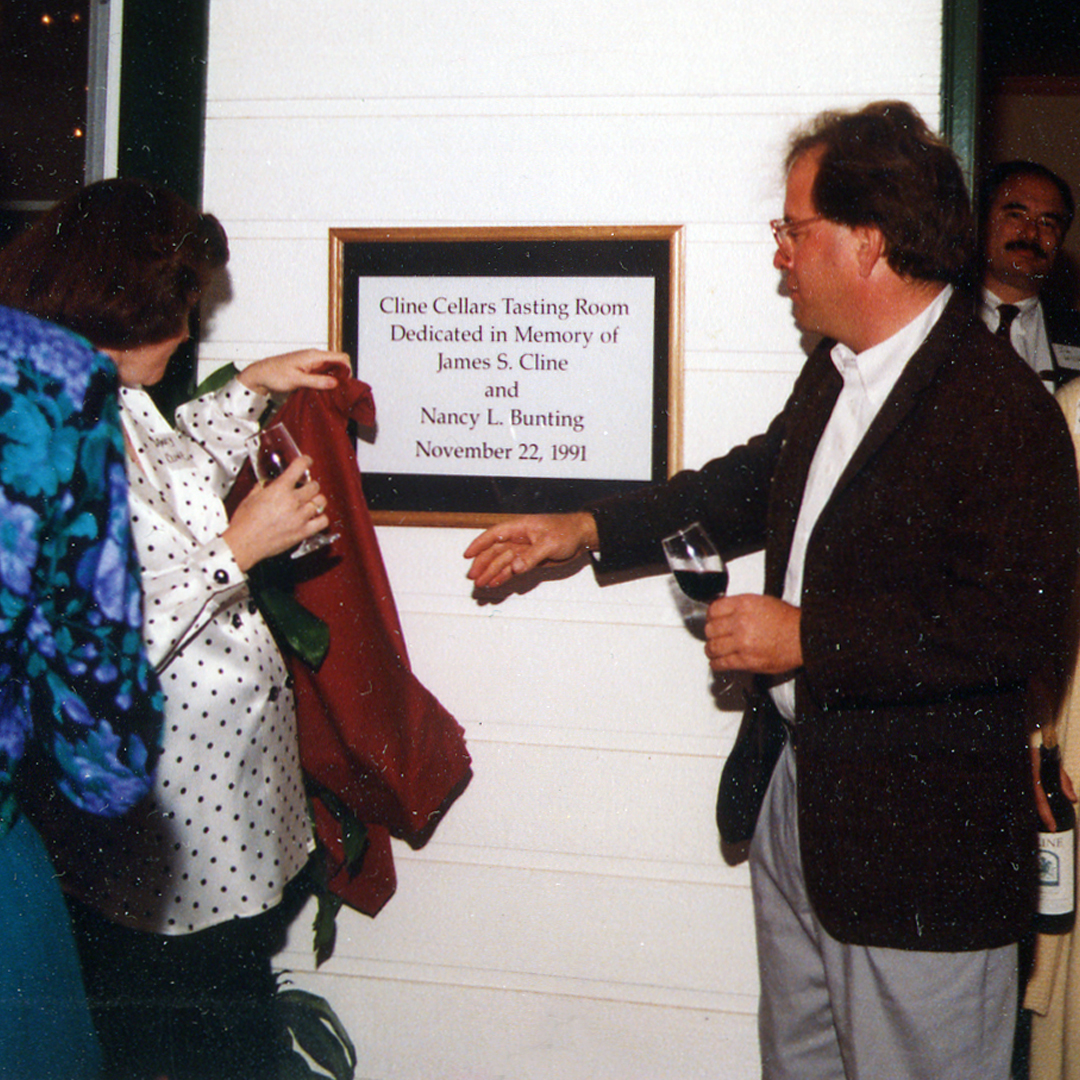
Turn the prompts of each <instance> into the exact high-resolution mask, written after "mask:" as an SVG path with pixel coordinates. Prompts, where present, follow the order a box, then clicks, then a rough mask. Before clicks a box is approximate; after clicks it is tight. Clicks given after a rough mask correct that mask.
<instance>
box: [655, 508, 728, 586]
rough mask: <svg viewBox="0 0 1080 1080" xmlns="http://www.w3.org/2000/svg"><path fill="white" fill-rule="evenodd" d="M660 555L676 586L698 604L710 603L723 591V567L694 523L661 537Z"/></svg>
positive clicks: (725, 579) (726, 583)
mask: <svg viewBox="0 0 1080 1080" xmlns="http://www.w3.org/2000/svg"><path fill="white" fill-rule="evenodd" d="M663 545H664V557H665V558H666V559H667V563H668V566H669V567H670V568H671V572H672V573H673V574H674V575H675V581H676V583H677V584H678V586H679V588H680V589H682V591H683V592H684V593H685V594H686V595H687V596H688V597H690V599H691V600H694V601H696V602H697V603H699V604H711V603H712V602H713V600H716V599H718V598H719V597H721V596H723V595H724V594H725V593H726V592H727V587H728V572H727V566H725V565H724V560H723V558H722V557H721V555H720V552H719V551H717V550H716V545H715V544H714V543H713V542H712V540H710V539H709V534H708V533H707V532H706V531H705V530H704V529H703V528H702V527H701V525H700V524H699V523H698V522H696V521H695V522H694V523H693V524H692V525H687V526H686V528H685V529H680V530H679V531H678V532H677V533H673V534H672V535H671V536H667V537H665V538H664V540H663Z"/></svg>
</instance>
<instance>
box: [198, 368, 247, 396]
mask: <svg viewBox="0 0 1080 1080" xmlns="http://www.w3.org/2000/svg"><path fill="white" fill-rule="evenodd" d="M236 374H237V372H236V365H235V364H223V365H222V366H221V367H219V368H218V369H217V371H215V372H213V373H212V374H210V375H207V376H206V378H205V379H203V381H202V382H201V383H199V385H198V386H196V387H195V394H194V395H193V396H194V397H197V398H200V397H203V396H204V395H206V394H212V393H213V392H214V391H215V390H220V389H221V388H222V387H223V386H224V385H225V384H226V383H228V382H229V380H230V379H235V378H236Z"/></svg>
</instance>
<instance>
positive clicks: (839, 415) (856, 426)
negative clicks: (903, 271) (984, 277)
mask: <svg viewBox="0 0 1080 1080" xmlns="http://www.w3.org/2000/svg"><path fill="white" fill-rule="evenodd" d="M952 292H953V290H952V286H949V285H947V286H946V287H945V288H944V289H942V291H941V292H940V293H939V294H938V295H937V296H936V297H935V298H934V300H933V301H931V303H930V304H929V305H928V306H927V307H926V308H924V309H923V311H922V312H921V313H920V314H919V315H917V316H916V317H915V318H914V319H912V321H911V322H909V323H908V324H907V325H906V326H904V327H903V328H902V329H901V330H899V331H897V332H896V333H895V334H893V336H892V337H891V338H888V339H887V340H885V341H882V342H880V343H879V344H877V345H874V346H873V347H872V348H869V349H866V350H865V351H864V352H861V353H858V354H857V355H856V354H855V353H853V352H852V351H851V349H849V348H848V347H847V346H846V345H839V344H837V345H834V346H833V349H832V353H831V356H832V361H833V363H834V364H835V365H836V368H837V370H838V371H839V372H840V374H841V376H842V377H843V379H844V386H843V388H842V389H841V391H840V396H839V397H838V398H837V399H836V404H835V405H834V406H833V411H832V414H831V415H830V416H829V422H828V424H827V425H826V426H825V431H824V432H823V433H822V436H821V441H820V442H819V443H818V446H817V450H816V451H815V452H814V458H813V461H812V462H811V463H810V472H809V474H808V475H807V478H806V488H805V490H804V491H803V497H802V503H801V505H800V507H799V517H798V521H797V522H796V525H795V534H794V536H793V538H792V541H791V553H790V555H789V557H788V564H787V575H786V577H785V579H784V600H786V601H787V602H788V603H789V604H794V605H795V606H796V607H798V606H799V605H800V603H801V602H802V587H803V567H804V562H805V557H806V548H807V545H808V543H809V541H810V536H811V534H812V533H813V531H814V526H815V525H816V524H817V520H818V517H819V515H820V514H821V511H822V510H823V509H824V507H825V504H826V503H827V502H828V501H829V498H830V497H831V496H832V493H833V489H834V488H835V487H836V482H837V480H839V479H840V475H841V473H843V471H844V469H845V468H846V467H847V464H848V462H849V461H850V460H851V458H852V455H853V454H854V453H855V448H856V447H857V446H858V445H859V443H860V442H862V439H863V436H864V435H865V434H866V432H867V430H868V429H869V427H870V425H871V423H873V420H874V417H875V416H877V414H878V411H879V410H880V409H881V406H882V405H883V404H884V403H885V399H886V398H887V397H888V396H889V394H890V393H891V392H892V389H893V387H894V386H895V385H896V380H897V379H899V378H900V373H901V372H902V371H903V370H904V368H905V366H906V365H907V362H908V361H909V360H910V359H911V358H912V356H914V355H915V352H916V351H917V350H918V348H919V347H920V346H921V345H922V343H923V342H924V341H925V340H926V338H927V336H928V335H929V333H930V330H931V329H932V328H933V326H934V324H935V323H936V322H937V321H938V319H939V318H940V317H941V313H942V312H943V311H944V310H945V305H946V304H947V303H948V302H949V297H950V296H952ZM772 696H773V700H774V701H775V703H776V706H777V708H778V709H779V710H780V713H781V714H782V715H783V716H785V717H786V718H787V719H788V720H793V719H794V718H795V680H794V678H790V679H787V680H786V681H784V682H782V683H779V684H778V685H777V686H775V687H773V689H772Z"/></svg>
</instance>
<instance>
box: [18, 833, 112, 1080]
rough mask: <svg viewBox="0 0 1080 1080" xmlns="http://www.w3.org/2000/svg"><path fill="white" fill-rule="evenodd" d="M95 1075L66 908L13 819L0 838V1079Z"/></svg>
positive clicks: (39, 854)
mask: <svg viewBox="0 0 1080 1080" xmlns="http://www.w3.org/2000/svg"><path fill="white" fill-rule="evenodd" d="M99 1071H100V1055H99V1051H98V1044H97V1039H96V1038H95V1035H94V1029H93V1026H92V1024H91V1021H90V1012H89V1010H88V1009H87V1005H86V993H85V991H84V989H83V982H82V975H81V973H80V970H79V961H78V956H77V954H76V952H75V943H74V940H73V938H72V936H71V922H70V919H69V916H68V912H67V907H66V905H65V904H64V899H63V897H62V896H61V894H60V888H59V886H58V885H57V883H56V875H55V874H54V872H53V868H52V864H51V863H50V862H49V858H48V856H47V855H46V854H45V848H44V845H43V844H42V842H41V839H40V838H39V836H38V834H37V832H36V831H35V830H34V828H33V826H31V825H30V823H29V822H28V821H27V820H26V818H25V817H23V816H21V815H20V816H19V817H17V818H16V821H15V825H14V826H13V827H12V829H11V831H10V832H9V833H8V834H7V835H6V836H4V837H3V839H0V1080H28V1078H29V1077H33V1078H34V1080H95V1078H96V1077H98V1075H99Z"/></svg>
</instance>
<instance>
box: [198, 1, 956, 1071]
mask: <svg viewBox="0 0 1080 1080" xmlns="http://www.w3.org/2000/svg"><path fill="white" fill-rule="evenodd" d="M940 14H941V13H940V5H939V2H938V0H913V2H912V3H909V4H906V5H897V4H895V3H891V2H890V3H883V2H879V0H873V2H871V0H824V2H821V3H817V4H804V3H795V2H793V0H762V2H761V3H758V4H753V5H748V4H743V3H736V2H734V0H727V2H724V0H719V2H718V0H682V2H681V3H680V4H677V5H658V4H655V3H651V2H650V3H646V2H645V0H606V2H605V3H596V2H595V0H593V2H590V0H548V2H547V3H544V4H542V5H541V4H527V3H520V2H517V3H508V2H500V0H471V2H460V3H449V4H442V5H435V4H432V3H425V2H421V0H396V2H395V3H385V4H374V3H370V2H357V0H308V2H307V3H303V4H298V3H294V2H288V3H286V2H283V0H261V2H260V3H258V4H251V3H247V2H243V0H212V3H211V28H210V56H209V103H208V120H207V138H206V184H205V202H206V206H207V207H208V208H209V209H211V210H212V211H213V212H215V213H216V214H217V215H218V216H219V217H220V218H221V219H222V221H223V222H224V223H225V225H226V227H227V229H228V231H229V235H230V239H231V244H232V250H233V258H232V263H231V275H232V287H231V295H230V296H225V297H223V302H222V304H221V306H220V307H219V308H218V309H217V310H216V312H215V314H214V316H213V318H212V320H211V322H210V327H209V336H208V340H207V342H206V343H205V345H204V346H203V352H202V359H203V362H204V363H205V364H206V365H213V364H215V363H216V362H219V361H224V360H236V361H239V362H243V361H245V360H250V359H254V358H255V357H258V356H262V355H266V354H268V353H273V352H276V351H282V350H286V349H290V348H295V347H299V346H302V345H306V344H313V343H314V344H324V343H325V341H326V336H327V284H326V282H327V260H328V243H327V230H328V229H329V228H331V227H334V226H372V225H376V226H379V225H383V226H403V225H466V224H467V225H489V224H490V225H502V224H543V225H547V224H609V223H619V224H646V223H679V224H685V225H686V228H687V233H686V236H687V245H686V309H685V311H686V354H685V360H686V393H685V398H686V415H685V454H684V457H685V461H686V463H687V464H689V465H697V464H700V463H702V462H703V461H705V460H707V459H708V458H709V457H711V456H713V455H715V454H716V453H718V452H720V451H722V450H724V449H726V448H727V447H728V446H730V445H732V444H734V443H736V442H738V441H741V440H742V439H744V438H745V437H747V436H749V435H751V434H753V433H754V432H756V431H758V430H761V428H762V426H763V425H764V424H765V423H766V422H767V421H768V420H769V419H770V418H771V416H772V415H773V414H774V413H775V411H776V410H777V409H778V408H779V407H780V405H781V404H782V403H783V400H784V398H785V396H786V393H787V391H788V388H789V386H790V384H791V381H792V378H793V376H794V374H795V372H796V371H797V370H798V368H799V366H800V363H801V361H802V357H803V354H802V352H801V351H800V344H799V335H798V333H797V331H796V330H795V329H794V327H793V325H792V323H791V318H790V313H789V308H788V304H787V302H786V301H785V300H784V299H783V298H782V297H781V296H780V295H779V294H778V288H777V287H778V279H777V275H776V272H775V271H774V270H773V269H772V266H771V260H772V255H773V243H772V239H771V237H770V235H769V231H768V228H767V225H766V221H767V219H768V218H770V217H774V216H776V214H777V213H778V212H779V209H780V206H781V201H782V200H781V184H780V181H779V171H778V162H779V159H780V157H781V155H782V152H783V146H784V140H785V137H786V135H787V134H788V132H789V130H790V128H791V127H792V126H793V125H794V124H795V123H797V122H800V121H802V120H804V119H806V118H807V117H809V116H811V115H813V114H814V113H816V112H817V111H818V110H819V109H822V108H827V107H833V106H848V105H857V104H861V103H862V102H864V101H866V100H870V99H873V98H881V97H899V98H905V99H908V100H911V101H913V102H914V103H915V104H916V105H917V106H918V107H919V108H920V109H921V110H922V111H923V112H924V114H925V115H926V116H927V117H928V119H929V120H930V121H931V122H932V123H933V122H936V120H937V109H938V86H939V71H940V40H941V38H940ZM361 376H363V372H361ZM374 390H375V395H376V401H378V396H379V394H380V393H384V394H385V393H389V392H391V388H388V387H380V386H375V388H374ZM470 536H471V534H470V533H467V532H463V531H457V530H448V529H445V530H444V529H401V528H397V529H395V528H387V529H382V530H380V541H381V543H382V546H383V551H384V554H385V557H386V560H387V564H388V568H389V572H390V576H391V579H392V582H393V585H394V589H395V593H396V596H397V600H398V604H399V607H400V610H401V614H402V619H403V622H404V626H405V632H406V637H407V640H408V643H409V648H410V653H411V657H412V661H413V665H414V667H415V669H416V671H417V673H418V674H419V676H420V677H421V678H422V679H423V680H424V681H425V682H426V683H427V685H428V686H430V687H431V689H432V690H434V691H435V692H436V693H437V694H438V695H439V697H440V698H441V699H442V700H443V701H444V702H445V704H446V705H447V706H448V707H449V708H450V709H451V710H452V711H453V712H454V713H455V715H456V716H457V717H458V718H459V719H460V721H461V722H462V724H463V725H464V726H465V728H466V730H467V733H468V738H469V745H470V748H471V751H472V754H473V757H474V761H475V779H474V780H473V783H472V785H471V787H470V788H469V789H468V791H467V792H466V793H465V795H464V796H463V798H462V799H461V800H460V801H459V802H458V804H457V805H456V806H455V807H454V808H453V810H452V811H451V813H450V815H449V816H448V818H447V819H446V820H445V822H444V823H443V824H442V825H441V826H440V828H439V830H438V831H437V833H436V835H435V837H434V839H433V840H432V841H431V843H430V844H428V846H427V847H426V848H425V849H424V850H422V851H420V852H411V851H409V850H408V849H407V848H402V847H399V848H398V849H397V867H398V873H399V888H398V893H397V895H396V897H395V898H394V899H393V900H391V901H390V903H389V905H388V906H387V908H386V909H385V910H384V912H383V913H382V914H381V915H379V917H378V918H377V919H375V920H368V919H366V918H364V917H361V916H358V915H355V914H354V913H348V912H346V913H343V914H342V916H341V917H340V919H339V923H340V933H339V941H338V945H337V950H336V953H335V955H334V957H333V959H332V960H331V961H330V962H329V963H327V964H326V965H324V966H323V968H322V969H320V970H319V971H318V972H314V971H313V970H312V961H311V951H310V948H309V934H308V920H307V919H306V918H303V919H302V920H301V922H300V924H298V926H297V929H296V932H295V933H294V935H293V937H292V939H291V941H290V945H289V947H288V949H287V950H286V952H285V953H284V954H283V955H282V957H281V964H282V966H283V967H286V968H289V969H291V970H293V971H294V972H295V973H296V975H295V979H296V981H297V982H298V983H300V984H301V985H304V986H306V987H309V988H311V989H313V990H315V991H317V992H318V993H321V994H323V995H324V996H326V997H327V998H328V999H329V1000H330V1001H331V1003H332V1004H333V1005H334V1007H335V1008H336V1010H337V1011H338V1013H339V1014H340V1015H341V1016H342V1018H343V1019H344V1020H345V1022H346V1024H347V1026H348V1028H349V1030H350V1031H351V1032H352V1033H353V1035H354V1036H355V1039H356V1042H357V1044H358V1047H359V1051H360V1056H361V1068H360V1070H359V1075H360V1076H362V1077H365V1078H370V1080H391V1078H395V1080H396V1078H403V1080H450V1078H469V1080H481V1078H482V1080H494V1078H496V1077H499V1078H503V1077H505V1078H510V1080H530V1078H542V1080H547V1078H552V1080H553V1078H560V1080H603V1078H612V1080H638V1078H642V1080H644V1078H664V1080H680V1078H694V1080H697V1078H702V1077H733V1078H752V1077H754V1076H756V1075H757V1073H758V1067H757V1063H756V1050H755V1021H754V1015H755V1009H756V995H757V977H756V970H755V957H754V944H753V927H752V915H751V905H750V898H749V890H748V875H747V873H746V868H745V865H741V866H736V867H729V866H727V865H726V864H725V862H724V860H723V859H722V858H721V855H720V852H719V847H718V842H717V838H716V833H715V827H714V825H713V823H712V811H713V799H714V793H715V785H716V780H717V777H718V775H719V771H720V766H721V763H722V760H723V757H724V755H725V754H726V752H727V750H728V749H729V747H730V745H731V741H732V738H733V735H734V732H735V730H736V725H737V721H738V715H737V713H736V712H734V711H732V710H731V709H730V708H728V709H725V708H721V707H718V706H717V703H716V702H715V701H714V699H713V695H712V694H711V693H710V678H709V675H708V670H707V668H706V665H705V663H704V660H703V657H702V653H701V646H700V643H699V642H698V641H697V640H695V639H694V638H693V637H692V636H691V635H690V634H689V633H688V632H687V630H686V629H685V628H684V626H683V624H682V622H681V620H680V617H679V614H678V610H677V607H676V604H675V601H674V599H673V597H672V595H671V592H670V589H669V587H668V584H667V582H666V580H664V579H649V580H640V581H636V582H632V583H629V584H626V585H620V586H615V587H610V588H604V589H601V588H599V587H598V586H597V584H596V583H595V581H594V579H593V577H592V575H591V573H589V572H587V571H586V572H583V573H581V574H579V575H577V576H576V577H572V578H570V579H567V580H563V581H556V582H550V583H546V584H544V585H542V586H541V587H539V588H538V589H536V590H535V591H533V592H530V593H528V594H527V595H521V596H518V595H515V596H511V597H510V598H508V599H507V600H506V601H505V602H503V603H500V604H484V603H481V602H479V601H478V600H477V599H476V598H474V597H473V596H472V595H471V592H470V588H469V585H468V583H467V582H466V579H465V577H464V571H465V563H464V561H463V560H462V558H461V551H462V549H463V548H464V546H465V544H466V543H467V541H468V540H469V539H470ZM759 587H760V560H759V559H757V558H750V559H745V560H742V561H741V562H740V563H738V564H737V565H736V566H735V567H734V568H733V588H734V589H737V590H756V589H758V588H759Z"/></svg>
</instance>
